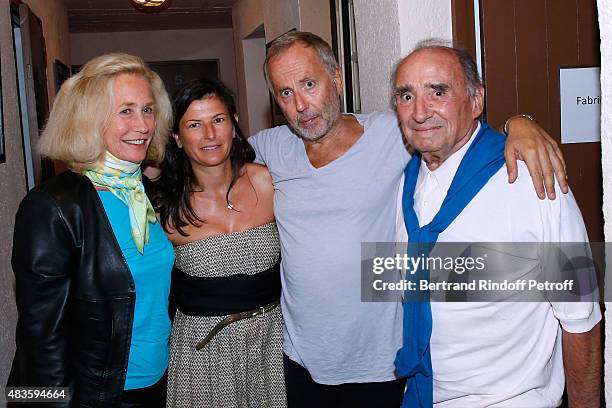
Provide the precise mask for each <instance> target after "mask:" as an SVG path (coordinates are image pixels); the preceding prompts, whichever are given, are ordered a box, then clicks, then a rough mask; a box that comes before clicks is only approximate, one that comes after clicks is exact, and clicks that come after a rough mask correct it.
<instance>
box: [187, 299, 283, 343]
mask: <svg viewBox="0 0 612 408" xmlns="http://www.w3.org/2000/svg"><path fill="white" fill-rule="evenodd" d="M278 303H279V302H278V301H276V302H272V303H268V304H267V305H265V306H262V307H258V308H257V309H252V310H247V311H245V312H240V313H234V314H231V315H228V316H227V317H226V318H225V319H223V320H221V321H220V322H219V323H217V325H216V326H215V327H213V328H212V330H211V331H210V332H209V333H208V334H207V335H206V337H204V340H202V341H200V342H199V343H198V344H196V350H198V351H200V350H202V349H203V348H204V346H206V345H207V344H208V343H209V342H210V341H211V340H212V338H213V337H214V336H215V335H216V334H217V333H219V332H220V331H221V330H222V329H223V328H224V327H226V326H228V325H230V324H232V323H234V322H237V321H239V320H243V319H249V318H251V317H256V316H262V317H263V316H265V315H266V313H268V312H270V311H271V310H272V309H274V308H275V307H276V306H278Z"/></svg>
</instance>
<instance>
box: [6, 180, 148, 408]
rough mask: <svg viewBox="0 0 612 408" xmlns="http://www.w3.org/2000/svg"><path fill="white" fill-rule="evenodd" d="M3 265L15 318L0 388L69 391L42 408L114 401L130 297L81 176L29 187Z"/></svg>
mask: <svg viewBox="0 0 612 408" xmlns="http://www.w3.org/2000/svg"><path fill="white" fill-rule="evenodd" d="M11 263H12V266H13V271H14V273H15V278H16V298H17V309H18V321H17V333H16V343H17V351H16V354H15V359H14V361H13V367H12V370H11V374H10V377H9V381H8V384H7V386H13V387H15V386H22V387H24V386H47V387H69V388H70V390H71V401H67V402H66V403H63V404H50V405H46V406H51V405H53V406H78V407H116V406H119V404H120V400H121V395H122V392H123V387H124V383H125V376H126V371H127V362H128V355H129V348H130V339H131V335H132V320H133V317H134V302H135V299H136V295H135V289H134V281H133V279H132V275H131V273H130V270H129V269H128V266H127V263H126V261H125V259H124V257H123V254H122V252H121V250H120V248H119V244H118V243H117V240H116V239H115V236H114V234H113V231H112V229H111V226H110V223H109V221H108V218H107V217H106V213H105V212H104V208H103V207H102V202H101V201H100V199H99V197H98V194H97V192H96V190H95V189H94V187H93V185H92V184H91V182H90V181H89V179H88V178H86V177H84V176H81V175H78V174H76V173H73V172H70V171H68V172H65V173H63V174H61V175H59V176H57V177H55V178H53V179H51V180H49V181H48V182H46V183H44V184H43V185H41V186H39V187H37V188H35V189H33V190H32V191H30V192H29V193H28V195H27V196H26V197H25V198H24V199H23V201H22V202H21V204H20V206H19V210H18V212H17V215H16V219H15V234H14V237H13V255H12V260H11ZM17 405H20V406H21V405H23V404H17Z"/></svg>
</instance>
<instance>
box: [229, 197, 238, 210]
mask: <svg viewBox="0 0 612 408" xmlns="http://www.w3.org/2000/svg"><path fill="white" fill-rule="evenodd" d="M227 209H228V210H234V211H238V210H236V209H235V208H234V203H232V202H231V201H230V200H227Z"/></svg>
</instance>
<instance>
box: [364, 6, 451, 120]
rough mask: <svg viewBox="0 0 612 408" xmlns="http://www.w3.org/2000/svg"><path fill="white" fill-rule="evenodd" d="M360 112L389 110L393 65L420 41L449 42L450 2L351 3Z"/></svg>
mask: <svg viewBox="0 0 612 408" xmlns="http://www.w3.org/2000/svg"><path fill="white" fill-rule="evenodd" d="M354 5H355V24H356V32H357V52H358V55H359V77H360V80H361V83H360V90H361V107H362V111H363V112H371V111H375V110H387V109H389V108H390V95H391V92H390V91H391V84H390V77H391V73H392V70H393V67H394V66H395V64H396V62H397V61H399V60H400V58H402V57H403V56H405V55H406V54H407V53H408V52H409V51H410V50H411V49H412V48H413V47H414V45H416V44H417V43H418V42H419V41H421V40H424V39H427V38H430V37H436V38H441V39H447V40H450V39H452V12H451V0H429V1H422V0H378V1H371V0H354Z"/></svg>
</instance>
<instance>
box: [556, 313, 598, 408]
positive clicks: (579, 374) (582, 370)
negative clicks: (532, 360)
mask: <svg viewBox="0 0 612 408" xmlns="http://www.w3.org/2000/svg"><path fill="white" fill-rule="evenodd" d="M562 344H563V345H562V347H563V366H564V368H565V381H566V384H567V397H568V401H569V406H570V408H582V407H585V408H597V407H599V402H600V398H601V322H600V323H597V324H596V325H595V327H593V328H592V329H591V330H590V331H588V332H586V333H569V332H566V331H565V330H563V339H562Z"/></svg>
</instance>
